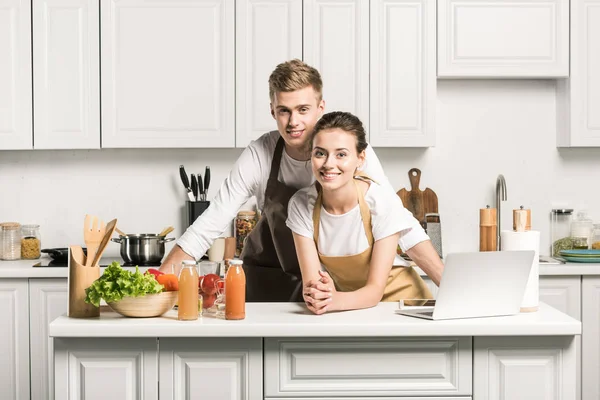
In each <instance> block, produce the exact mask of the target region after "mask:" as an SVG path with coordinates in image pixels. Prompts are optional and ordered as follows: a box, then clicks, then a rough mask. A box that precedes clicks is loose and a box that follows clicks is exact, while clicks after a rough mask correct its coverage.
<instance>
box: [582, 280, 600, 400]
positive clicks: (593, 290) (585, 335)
mask: <svg viewBox="0 0 600 400" xmlns="http://www.w3.org/2000/svg"><path fill="white" fill-rule="evenodd" d="M581 298H582V315H581V317H582V319H581V322H582V330H583V332H582V334H581V347H582V352H583V355H582V359H581V371H582V375H581V398H582V400H598V399H600V276H584V277H583V281H582V297H581Z"/></svg>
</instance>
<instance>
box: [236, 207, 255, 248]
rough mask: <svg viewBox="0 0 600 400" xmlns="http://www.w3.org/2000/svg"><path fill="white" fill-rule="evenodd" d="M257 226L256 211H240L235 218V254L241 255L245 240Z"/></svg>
mask: <svg viewBox="0 0 600 400" xmlns="http://www.w3.org/2000/svg"><path fill="white" fill-rule="evenodd" d="M255 226H256V212H254V211H240V212H239V213H238V215H237V217H236V218H235V255H236V257H240V256H241V254H242V250H243V249H244V241H245V240H246V238H247V237H248V235H249V234H250V232H252V229H254V227H255Z"/></svg>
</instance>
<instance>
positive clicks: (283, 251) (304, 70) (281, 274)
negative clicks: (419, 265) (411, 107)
mask: <svg viewBox="0 0 600 400" xmlns="http://www.w3.org/2000/svg"><path fill="white" fill-rule="evenodd" d="M322 88H323V83H322V81H321V76H320V74H319V72H318V71H317V70H316V69H315V68H313V67H311V66H309V65H307V64H305V63H304V62H302V61H300V60H291V61H287V62H284V63H281V64H279V65H278V66H277V67H276V68H275V70H274V71H273V73H272V74H271V76H270V77H269V96H270V101H271V115H272V116H273V118H274V119H275V121H276V122H277V130H276V131H272V132H268V133H265V134H264V135H263V136H261V137H260V138H258V139H257V140H255V141H253V142H252V143H251V144H250V145H249V146H248V147H247V148H246V149H245V150H244V152H243V153H242V155H241V156H240V158H239V159H238V160H237V162H236V163H235V165H234V167H233V169H232V170H231V172H230V173H229V176H228V177H227V179H226V180H225V181H224V182H223V184H222V186H221V188H220V189H219V192H218V193H217V195H216V196H215V198H214V199H213V200H212V201H211V204H210V207H209V208H208V209H207V210H206V211H205V212H204V213H203V214H202V215H201V216H200V217H198V219H196V221H195V222H194V223H193V225H192V226H190V227H189V228H188V229H187V231H186V232H185V233H184V234H183V235H182V236H181V238H179V240H178V241H177V245H176V246H175V247H174V248H173V250H172V251H171V252H170V253H169V255H168V256H167V257H166V259H165V260H164V261H163V265H162V267H161V269H163V270H166V269H168V266H170V265H171V264H177V263H180V262H181V261H182V260H185V259H196V260H198V259H200V258H201V257H202V256H203V255H204V254H205V253H206V251H207V249H208V248H209V247H210V246H211V244H212V242H213V241H214V240H215V239H216V238H218V237H219V236H220V235H221V233H222V232H224V231H225V230H226V229H227V227H228V226H229V224H230V223H231V221H232V220H233V219H234V218H235V216H236V214H237V212H238V210H239V209H240V207H241V206H242V205H243V204H244V203H245V202H246V201H247V200H248V199H249V198H250V197H252V196H256V200H257V205H258V207H259V209H261V210H262V218H261V219H260V221H259V222H258V224H257V225H256V227H255V228H254V229H253V231H252V232H251V233H250V235H249V236H248V237H247V238H246V242H245V245H244V250H243V253H242V256H241V258H242V260H243V262H244V271H245V273H246V300H247V301H303V299H302V279H301V274H300V267H299V265H298V258H297V257H296V250H295V247H294V240H293V237H292V233H291V231H290V229H289V228H288V227H287V226H286V223H285V222H286V219H287V208H288V202H289V200H290V198H291V197H292V196H293V195H294V193H296V191H298V189H301V188H304V187H307V186H309V185H310V184H311V183H312V182H313V180H314V177H313V174H312V170H311V164H310V149H309V140H310V136H311V134H312V130H313V128H314V126H315V124H316V123H317V121H318V120H319V118H320V117H321V116H322V115H323V112H324V110H325V101H324V100H323V98H322ZM363 170H364V172H365V173H367V174H369V176H371V177H373V178H374V179H378V180H379V181H380V182H383V183H384V184H387V185H388V186H389V183H388V182H387V179H386V178H385V175H384V174H383V170H382V168H381V165H380V163H379V160H378V159H377V156H376V155H375V153H374V152H373V149H372V148H371V147H370V146H368V147H367V149H366V150H365V162H364V165H363ZM390 189H391V187H390ZM398 212H407V213H409V211H407V210H406V209H402V210H398ZM417 227H418V229H417ZM413 231H414V233H413V234H410V235H406V236H408V238H407V239H406V243H405V244H404V246H403V248H404V249H410V248H412V247H413V246H414V247H415V248H419V247H422V246H425V247H427V245H423V243H429V240H428V237H427V235H426V234H425V233H424V232H423V230H422V229H421V228H420V226H419V224H418V222H417V221H416V220H415V229H413ZM429 247H431V250H432V252H433V254H435V255H436V256H437V253H435V250H433V247H432V246H431V244H429ZM427 249H428V247H427ZM427 249H425V250H427ZM421 253H422V254H424V255H425V256H423V257H425V258H426V261H427V265H428V266H429V265H431V267H430V269H431V271H432V273H430V271H427V270H426V272H427V273H428V275H430V276H431V277H432V278H433V279H434V281H435V282H436V283H438V282H439V276H441V270H442V265H441V262H440V260H439V258H437V261H436V260H435V259H433V260H429V259H430V258H431V257H432V255H431V254H430V252H429V251H423V252H421ZM425 268H426V269H427V268H428V267H427V266H426V267H425Z"/></svg>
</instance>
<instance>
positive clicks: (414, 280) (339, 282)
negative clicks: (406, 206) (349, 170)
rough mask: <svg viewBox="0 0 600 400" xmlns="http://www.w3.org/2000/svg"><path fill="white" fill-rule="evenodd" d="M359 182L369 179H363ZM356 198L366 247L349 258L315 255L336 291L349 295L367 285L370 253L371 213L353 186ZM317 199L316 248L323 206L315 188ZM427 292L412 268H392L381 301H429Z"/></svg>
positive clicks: (357, 188)
mask: <svg viewBox="0 0 600 400" xmlns="http://www.w3.org/2000/svg"><path fill="white" fill-rule="evenodd" d="M360 176H361V177H362V178H365V179H370V178H369V177H367V176H366V175H360ZM354 184H355V186H356V191H357V194H358V204H359V208H360V215H361V217H362V221H363V225H364V228H365V233H366V234H367V240H368V242H369V247H368V248H367V249H366V250H365V251H363V252H362V253H359V254H354V255H351V256H325V255H323V254H321V252H319V260H321V264H323V266H324V267H325V269H326V270H327V272H328V273H329V275H331V278H332V279H333V281H334V283H335V286H336V289H337V290H339V291H341V292H351V291H354V290H357V289H360V288H362V287H364V286H365V285H366V284H367V277H368V275H369V268H370V262H371V254H372V253H373V243H374V240H373V229H372V228H371V211H370V210H369V206H368V205H367V203H366V202H365V198H364V195H363V193H362V191H361V190H360V188H359V186H358V185H357V184H356V181H355V182H354ZM317 188H318V196H317V201H316V203H315V208H314V210H313V226H314V239H315V245H316V246H317V250H318V246H319V221H320V217H321V206H322V204H323V200H322V191H321V189H320V186H319V185H317ZM432 298H433V296H432V295H431V292H430V291H429V288H428V287H427V285H426V284H425V282H424V281H423V279H421V277H420V276H419V274H417V272H416V271H415V270H414V269H413V268H412V267H392V270H391V271H390V275H389V276H388V279H387V283H386V285H385V290H384V292H383V297H382V299H381V301H398V300H401V299H432Z"/></svg>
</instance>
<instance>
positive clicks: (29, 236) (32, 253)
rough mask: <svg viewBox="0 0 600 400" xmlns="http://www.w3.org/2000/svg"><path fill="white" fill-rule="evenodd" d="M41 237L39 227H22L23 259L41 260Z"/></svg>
mask: <svg viewBox="0 0 600 400" xmlns="http://www.w3.org/2000/svg"><path fill="white" fill-rule="evenodd" d="M41 244H42V241H41V237H40V226H39V225H23V226H22V227H21V258H22V259H24V260H35V259H37V258H40V249H41V247H42V246H41Z"/></svg>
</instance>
